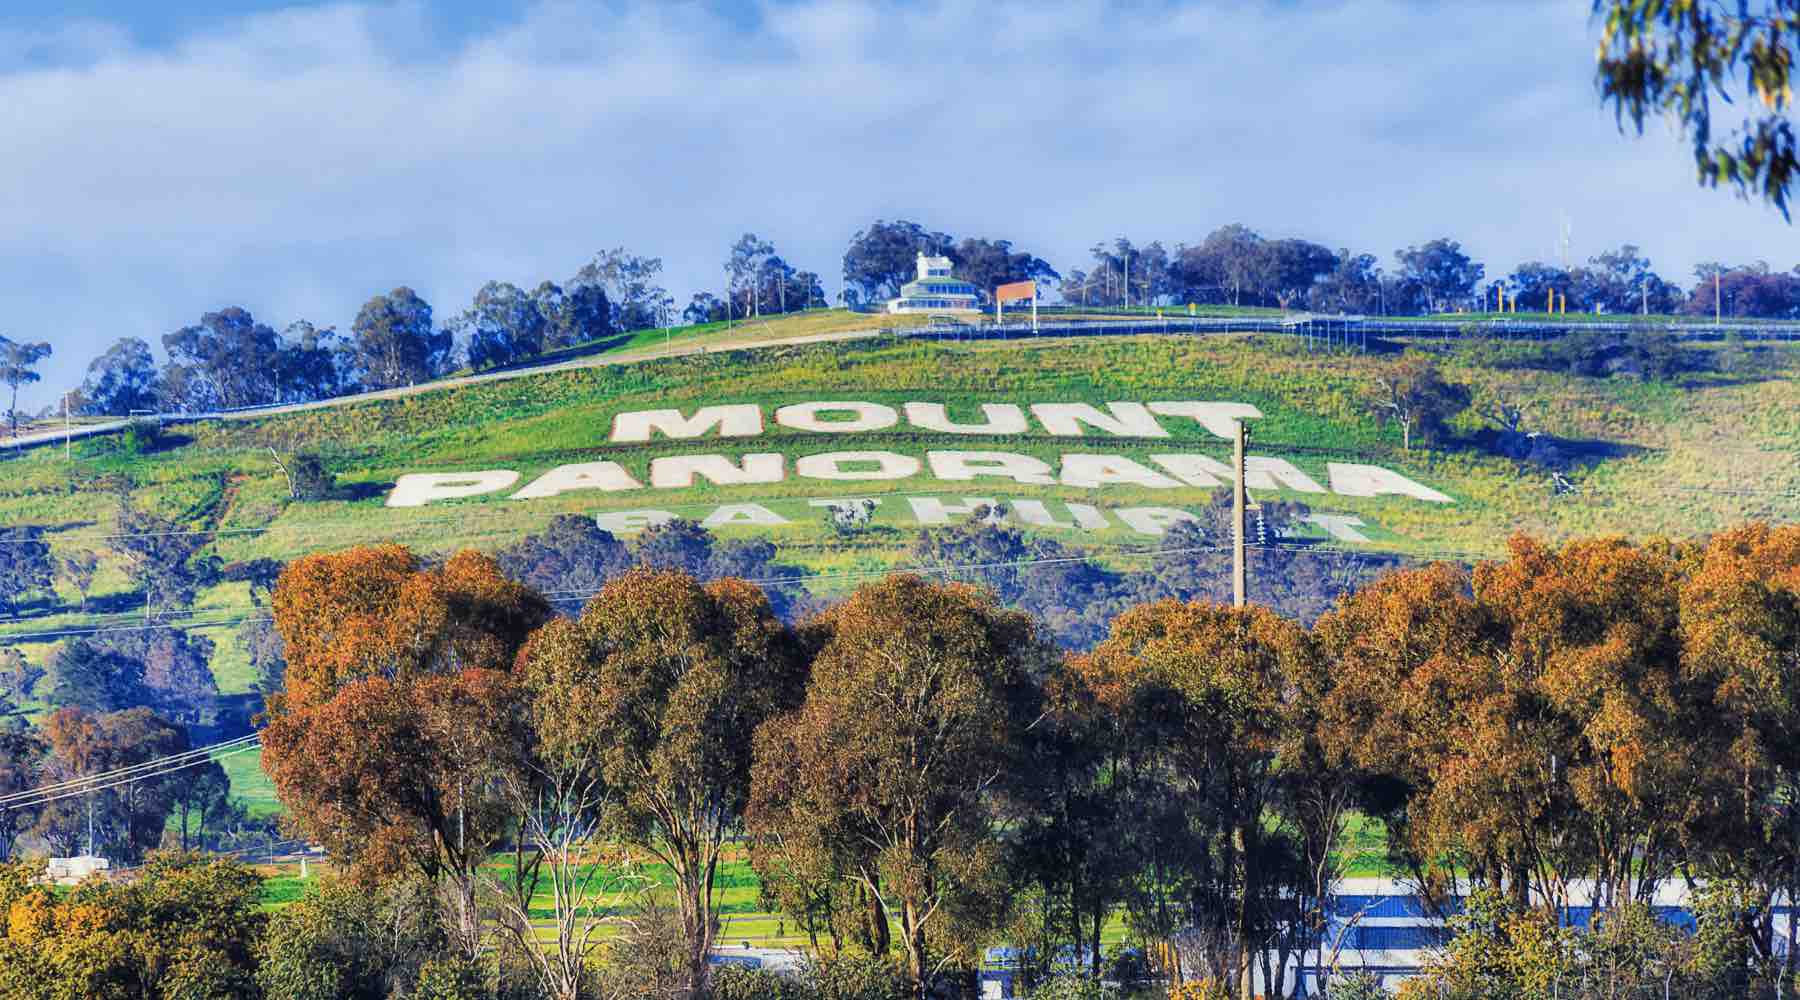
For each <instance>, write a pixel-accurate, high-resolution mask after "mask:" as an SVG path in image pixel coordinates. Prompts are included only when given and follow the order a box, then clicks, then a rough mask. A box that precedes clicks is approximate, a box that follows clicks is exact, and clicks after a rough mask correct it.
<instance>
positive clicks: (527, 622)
mask: <svg viewBox="0 0 1800 1000" xmlns="http://www.w3.org/2000/svg"><path fill="white" fill-rule="evenodd" d="M272 605H273V608H274V617H275V626H276V628H277V629H278V630H279V631H280V632H281V635H282V638H283V640H284V641H285V642H286V644H287V657H288V670H287V679H286V683H285V686H284V688H283V690H282V691H280V692H278V693H276V694H275V695H273V696H272V697H271V698H270V699H269V711H268V716H269V722H268V726H267V728H266V729H265V730H264V732H263V758H262V759H263V769H264V770H265V771H267V772H268V774H269V777H270V778H271V779H273V781H274V783H275V787H276V791H277V793H278V794H279V795H280V797H281V800H282V802H283V803H284V804H285V805H286V806H287V807H288V809H289V810H290V812H291V814H292V816H293V818H294V821H295V822H296V823H297V825H298V826H299V827H300V829H301V830H302V831H303V832H304V833H305V835H306V836H308V837H309V838H311V839H314V840H317V841H319V842H321V843H323V844H324V845H325V846H326V847H327V849H329V850H330V851H331V852H332V853H333V854H334V855H337V856H338V857H342V858H345V859H348V860H349V861H350V862H351V863H352V866H353V870H354V871H355V872H356V873H357V874H359V875H360V876H362V877H365V878H373V877H376V876H379V875H383V874H387V873H391V872H394V871H397V870H400V869H403V868H412V869H414V870H417V871H419V872H421V873H422V874H424V875H425V876H426V877H428V878H431V879H433V880H435V881H437V882H438V883H439V884H441V885H442V886H443V887H444V889H445V892H444V893H443V896H444V898H445V901H446V904H447V908H448V910H449V918H450V919H449V923H450V926H451V928H452V930H453V933H454V934H455V935H456V936H457V940H458V944H459V946H460V947H461V948H462V950H463V951H465V952H466V953H467V954H470V955H473V954H475V953H476V951H477V950H478V948H479V945H480V939H481V928H480V914H479V911H478V909H477V907H476V902H475V886H476V880H475V873H476V869H477V867H478V866H479V865H480V864H481V862H482V861H483V860H484V859H485V858H486V857H487V856H488V854H489V852H490V851H491V850H492V849H493V847H494V846H495V844H497V843H498V842H499V841H500V840H501V839H502V838H503V837H504V836H505V835H506V833H507V829H508V825H509V821H510V818H511V813H510V812H509V810H508V809H507V808H506V804H505V797H504V795H503V794H502V792H501V786H502V779H503V777H504V776H505V775H506V774H507V773H508V772H509V771H511V770H513V769H516V768H517V767H519V766H520V757H521V754H522V750H523V747H524V745H525V736H524V733H523V731H522V713H521V708H520V704H519V697H518V690H517V685H516V684H515V683H514V681H513V678H512V675H511V668H512V665H513V660H514V658H515V656H516V655H517V654H518V651H519V649H520V647H521V646H522V645H523V644H524V642H525V639H526V637H527V636H529V635H530V633H531V632H532V630H534V629H536V628H537V627H539V626H540V625H542V624H543V623H544V622H545V621H546V620H548V618H549V617H550V609H549V606H548V605H547V604H546V603H545V602H544V600H543V598H542V597H540V596H538V595H537V594H536V593H535V592H534V591H532V590H530V589H529V588H526V587H523V586H520V585H518V584H515V583H513V582H511V581H509V580H507V579H506V578H505V577H504V576H503V575H502V574H501V573H500V570H499V568H498V567H497V566H496V565H495V564H494V562H493V561H492V560H491V559H488V558H487V557H485V556H482V555H478V554H476V553H472V552H463V553H459V554H457V555H455V556H453V557H452V558H451V559H450V560H449V561H448V562H446V563H445V564H444V565H443V566H442V567H441V568H427V567H424V566H422V565H421V564H420V562H419V560H418V558H417V557H416V556H414V555H413V554H412V553H411V552H409V551H407V550H406V549H404V548H401V547H399V546H394V545H383V546H373V547H363V548H355V549H350V550H348V551H345V552H341V553H335V554H327V555H313V556H307V557H304V558H302V559H299V560H296V561H295V562H294V563H292V564H290V565H289V566H288V567H287V569H286V570H284V571H283V573H282V575H281V579H280V581H279V583H278V584H277V585H276V589H275V594H274V597H273V599H272Z"/></svg>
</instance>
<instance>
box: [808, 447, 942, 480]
mask: <svg viewBox="0 0 1800 1000" xmlns="http://www.w3.org/2000/svg"><path fill="white" fill-rule="evenodd" d="M794 471H795V472H797V473H799V474H800V475H801V476H804V477H805V478H807V479H835V480H839V481H843V480H856V481H875V480H882V479H911V478H912V477H913V476H916V475H918V474H919V460H918V459H916V458H913V457H912V456H910V455H899V454H896V453H894V452H891V451H828V452H826V453H825V454H823V455H806V456H803V457H802V458H801V459H800V461H798V462H795V463H794Z"/></svg>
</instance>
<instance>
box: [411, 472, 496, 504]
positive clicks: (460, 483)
mask: <svg viewBox="0 0 1800 1000" xmlns="http://www.w3.org/2000/svg"><path fill="white" fill-rule="evenodd" d="M518 481H519V474H518V473H517V472H514V471H512V470H510V469H490V470H488V471H486V472H409V473H407V474H406V475H404V476H401V477H400V478H399V479H397V480H395V481H394V492H392V493H389V494H388V499H387V505H388V506H389V507H423V506H425V505H426V504H428V503H430V502H431V501H433V500H454V499H455V498H457V497H474V496H480V495H481V494H483V493H493V492H495V491H496V490H503V489H506V488H507V487H508V486H511V485H512V484H514V483H516V482H518Z"/></svg>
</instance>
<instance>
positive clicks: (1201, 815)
mask: <svg viewBox="0 0 1800 1000" xmlns="http://www.w3.org/2000/svg"><path fill="white" fill-rule="evenodd" d="M1075 669H1076V671H1077V672H1079V673H1080V675H1081V676H1082V678H1083V681H1084V683H1086V684H1087V685H1088V687H1089V688H1090V689H1091V690H1092V691H1093V692H1094V696H1095V697H1096V699H1097V700H1098V701H1099V703H1100V705H1101V706H1102V707H1103V708H1104V709H1106V710H1108V712H1109V713H1110V716H1111V719H1112V726H1111V732H1110V733H1108V734H1107V739H1108V740H1109V741H1110V742H1111V743H1112V744H1113V749H1112V753H1113V755H1114V756H1115V757H1116V758H1117V759H1119V760H1122V761H1129V762H1130V763H1129V765H1128V766H1127V767H1125V768H1122V769H1121V771H1120V773H1119V775H1118V776H1117V778H1116V779H1115V780H1119V781H1121V782H1124V783H1126V784H1127V785H1128V787H1129V788H1130V789H1131V791H1130V794H1131V795H1133V796H1134V797H1135V798H1136V799H1137V802H1138V805H1137V810H1138V813H1137V816H1136V817H1134V820H1137V821H1139V822H1142V823H1143V825H1144V827H1145V832H1144V833H1143V834H1140V835H1139V837H1138V840H1139V843H1140V844H1141V845H1142V846H1141V847H1140V848H1139V849H1140V850H1141V851H1142V852H1143V853H1142V855H1141V857H1142V860H1141V861H1140V862H1139V871H1140V872H1142V873H1143V875H1142V876H1140V879H1139V882H1140V884H1142V885H1143V886H1144V889H1143V890H1141V891H1140V892H1139V893H1137V894H1134V897H1133V898H1132V899H1131V900H1130V902H1129V905H1130V907H1131V910H1132V914H1133V920H1134V922H1135V923H1136V924H1137V925H1138V926H1139V929H1140V932H1142V933H1145V934H1146V935H1147V936H1151V937H1158V938H1166V937H1167V936H1169V935H1170V934H1171V932H1173V931H1174V930H1176V929H1177V928H1187V927H1193V928H1197V929H1198V930H1199V931H1200V940H1201V941H1202V944H1201V946H1200V947H1201V954H1200V955H1199V956H1197V957H1198V959H1199V960H1200V962H1201V963H1202V964H1203V965H1204V967H1205V968H1206V970H1207V972H1208V974H1209V975H1210V976H1212V977H1214V978H1216V979H1218V980H1220V981H1222V982H1230V983H1239V984H1241V988H1240V989H1239V990H1238V994H1239V995H1240V996H1242V997H1244V998H1245V1000H1249V997H1250V996H1251V990H1250V979H1251V970H1252V963H1253V962H1254V961H1257V960H1258V958H1259V956H1265V955H1266V953H1267V950H1268V948H1269V947H1270V946H1271V945H1272V944H1274V943H1275V940H1276V938H1277V937H1278V935H1279V934H1280V932H1281V931H1282V930H1283V925H1284V923H1285V922H1286V921H1287V920H1288V919H1289V918H1288V916H1287V907H1286V906H1285V904H1284V903H1283V900H1284V899H1288V898H1291V897H1292V895H1293V893H1294V891H1295V890H1296V888H1298V887H1299V886H1298V885H1297V883H1298V882H1299V879H1298V878H1297V876H1298V874H1299V873H1298V872H1297V871H1295V870H1294V867H1293V866H1291V865H1290V864H1289V863H1288V860H1289V858H1290V857H1291V855H1292V853H1293V851H1294V849H1293V845H1292V844H1291V843H1289V842H1288V834H1287V831H1285V830H1280V829H1271V828H1270V825H1269V824H1268V823H1267V819H1268V817H1269V816H1270V814H1271V811H1272V808H1273V807H1274V805H1275V804H1276V801H1277V796H1278V793H1279V791H1280V785H1281V782H1282V780H1283V777H1284V775H1283V771H1284V768H1289V767H1293V766H1294V764H1295V758H1296V756H1297V754H1296V752H1295V751H1296V746H1295V745H1294V743H1293V741H1294V740H1295V738H1296V737H1297V736H1298V735H1299V734H1301V733H1302V732H1304V729H1305V727H1304V718H1305V717H1304V715H1303V714H1301V709H1302V708H1303V705H1304V703H1303V702H1302V701H1301V700H1300V699H1299V698H1298V697H1297V693H1298V692H1300V691H1303V690H1306V689H1307V688H1308V687H1309V686H1310V680H1311V678H1312V677H1313V676H1314V675H1315V674H1316V673H1317V672H1318V669H1319V668H1318V660H1317V657H1316V653H1315V651H1314V647H1313V644H1312V641H1311V638H1310V636H1308V635H1307V633H1306V632H1305V630H1303V629H1301V628H1300V627H1299V626H1297V625H1295V624H1294V623H1292V622H1289V621H1286V620H1284V619H1282V618H1280V617H1278V616H1277V615H1275V614H1274V613H1272V612H1270V611H1268V610H1266V609H1263V608H1257V607H1251V608H1244V609H1236V608H1229V607H1225V606H1222V605H1217V604H1210V603H1201V602H1195V603H1192V604H1182V603H1180V602H1177V601H1159V602H1157V603H1154V604H1147V605H1141V606H1139V607H1136V608H1133V609H1132V610H1130V611H1127V612H1126V613H1125V614H1123V615H1120V616H1119V617H1118V618H1117V619H1115V620H1114V622H1113V626H1112V633H1111V635H1110V636H1109V637H1108V639H1107V640H1106V641H1105V642H1103V643H1101V644H1100V645H1099V646H1098V647H1096V648H1095V650H1094V652H1093V653H1092V654H1090V655H1088V656H1086V657H1082V658H1080V659H1079V660H1077V661H1076V664H1075ZM1275 971H1276V972H1277V975H1279V974H1280V972H1279V970H1275ZM1273 982H1274V985H1273V986H1272V987H1271V990H1272V992H1275V993H1280V992H1282V990H1281V989H1280V984H1279V980H1274V981H1273Z"/></svg>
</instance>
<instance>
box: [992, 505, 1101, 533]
mask: <svg viewBox="0 0 1800 1000" xmlns="http://www.w3.org/2000/svg"><path fill="white" fill-rule="evenodd" d="M1007 506H1009V507H1011V508H1012V509H1013V512H1014V513H1016V514H1018V515H1019V523H1020V524H1029V525H1032V526H1033V527H1038V528H1080V529H1081V530H1083V531H1100V530H1102V529H1104V528H1105V527H1106V517H1105V515H1103V514H1101V513H1100V511H1099V510H1097V509H1095V508H1093V507H1090V506H1088V505H1087V504H1084V503H1071V504H1064V505H1063V506H1065V507H1067V508H1069V516H1070V517H1072V518H1074V519H1075V520H1074V523H1072V524H1071V523H1068V522H1064V521H1058V520H1057V519H1056V518H1054V517H1051V516H1050V510H1049V508H1047V507H1045V506H1044V501H1042V500H1009V501H1007Z"/></svg>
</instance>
